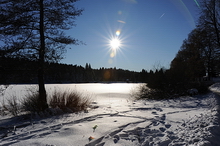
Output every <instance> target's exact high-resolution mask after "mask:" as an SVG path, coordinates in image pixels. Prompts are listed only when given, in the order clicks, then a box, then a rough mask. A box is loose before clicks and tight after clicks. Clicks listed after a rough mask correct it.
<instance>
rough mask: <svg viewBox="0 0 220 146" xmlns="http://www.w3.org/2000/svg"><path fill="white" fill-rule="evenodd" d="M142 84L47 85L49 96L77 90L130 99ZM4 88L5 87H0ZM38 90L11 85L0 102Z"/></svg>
mask: <svg viewBox="0 0 220 146" xmlns="http://www.w3.org/2000/svg"><path fill="white" fill-rule="evenodd" d="M139 85H140V83H106V84H105V83H85V84H46V85H45V87H46V90H47V94H48V95H50V94H51V92H53V91H54V90H58V91H59V90H61V91H68V90H76V91H77V92H80V93H82V94H85V95H88V96H92V97H93V98H99V97H104V96H105V97H106V96H107V97H109V98H111V97H119V96H117V95H120V98H121V97H125V98H128V97H129V95H130V93H131V92H132V90H134V89H135V88H136V87H138V86H139ZM0 87H1V88H3V86H0ZM34 89H35V90H37V89H38V86H37V85H33V84H30V85H25V84H22V85H10V86H9V87H8V88H7V89H6V90H5V91H4V96H2V95H0V102H1V101H2V100H3V99H4V98H7V99H8V98H10V97H12V96H14V95H16V97H17V99H18V100H19V99H21V98H23V97H25V95H26V94H27V92H28V91H30V90H34Z"/></svg>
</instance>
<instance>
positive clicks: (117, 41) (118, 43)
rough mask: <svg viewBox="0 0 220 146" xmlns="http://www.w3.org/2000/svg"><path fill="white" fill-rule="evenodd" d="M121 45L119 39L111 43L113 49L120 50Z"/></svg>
mask: <svg viewBox="0 0 220 146" xmlns="http://www.w3.org/2000/svg"><path fill="white" fill-rule="evenodd" d="M120 45H121V42H120V40H119V39H117V38H114V39H112V40H111V41H110V46H111V47H112V49H118V48H119V47H120Z"/></svg>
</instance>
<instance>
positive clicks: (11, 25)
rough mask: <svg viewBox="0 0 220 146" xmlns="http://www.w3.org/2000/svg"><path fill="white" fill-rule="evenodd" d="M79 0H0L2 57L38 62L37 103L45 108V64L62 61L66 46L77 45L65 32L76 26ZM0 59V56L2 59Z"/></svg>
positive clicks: (79, 13)
mask: <svg viewBox="0 0 220 146" xmlns="http://www.w3.org/2000/svg"><path fill="white" fill-rule="evenodd" d="M76 1H78V0H1V2H0V10H1V11H0V21H1V23H0V41H2V42H3V45H2V46H1V48H0V49H1V52H3V53H1V54H3V56H7V55H10V56H16V57H23V58H28V59H31V60H36V61H38V64H39V66H38V85H39V102H40V103H41V108H42V110H45V109H46V108H47V107H48V105H47V99H46V90H45V85H44V64H45V61H49V62H53V61H59V60H60V59H62V58H63V53H64V52H65V48H66V45H71V44H75V45H77V44H79V43H80V42H79V41H78V40H77V39H74V38H72V37H71V36H67V35H66V34H65V30H68V29H70V28H72V26H75V19H76V17H77V16H80V15H81V14H82V11H83V10H82V9H77V8H76V7H75V5H74V4H75V2H76ZM1 57H2V56H1Z"/></svg>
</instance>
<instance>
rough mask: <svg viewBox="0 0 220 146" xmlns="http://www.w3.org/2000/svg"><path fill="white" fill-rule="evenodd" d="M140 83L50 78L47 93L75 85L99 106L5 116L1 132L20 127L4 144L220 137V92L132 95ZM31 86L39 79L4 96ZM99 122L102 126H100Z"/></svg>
mask: <svg viewBox="0 0 220 146" xmlns="http://www.w3.org/2000/svg"><path fill="white" fill-rule="evenodd" d="M139 85H140V84H132V83H129V84H127V83H111V84H101V83H94V84H47V85H46V90H47V91H48V94H50V93H51V91H53V90H54V89H61V90H70V89H74V90H77V91H79V92H81V93H83V94H88V95H92V96H91V98H92V101H93V103H92V104H93V105H94V106H97V107H98V108H96V109H89V111H88V113H84V112H82V113H78V114H76V113H72V114H65V115H61V116H54V117H49V118H35V119H33V120H32V121H31V122H30V120H21V119H19V118H17V119H16V118H14V119H4V120H0V132H1V127H10V126H11V127H18V128H16V130H14V131H11V132H9V133H8V135H7V136H6V137H4V138H2V139H0V145H15V146H23V145H33V146H84V145H86V146H148V145H149V146H151V145H152V146H168V145H169V146H172V145H199V146H200V145H201V146H202V145H204V146H205V145H218V144H219V143H220V136H219V123H218V102H217V98H219V95H217V94H215V93H213V92H210V93H208V94H206V95H198V96H195V97H189V96H188V97H180V98H177V99H172V100H161V101H152V100H150V101H133V100H131V97H130V94H131V92H132V90H134V89H135V88H136V87H138V86H139ZM31 86H32V87H34V86H35V85H11V86H9V87H8V88H7V90H6V92H5V96H8V95H10V94H15V95H17V96H18V98H22V97H23V96H24V94H25V93H26V92H27V91H28V90H29V89H30V88H32V87H31ZM218 87H220V85H219V84H216V85H215V86H212V88H211V89H214V90H215V91H216V90H217V89H218ZM2 98H3V97H1V99H2ZM5 98H6V97H5ZM24 123H25V124H24ZM22 124H23V126H22ZM19 125H21V126H19ZM94 126H97V127H96V129H95V130H94V129H93V127H94ZM2 129H3V128H2ZM89 138H90V139H89Z"/></svg>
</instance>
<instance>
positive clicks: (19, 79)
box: [0, 57, 142, 84]
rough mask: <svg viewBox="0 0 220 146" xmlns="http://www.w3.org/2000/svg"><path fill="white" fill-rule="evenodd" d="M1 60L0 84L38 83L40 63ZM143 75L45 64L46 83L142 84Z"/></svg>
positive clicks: (107, 69)
mask: <svg viewBox="0 0 220 146" xmlns="http://www.w3.org/2000/svg"><path fill="white" fill-rule="evenodd" d="M0 58H1V62H0V84H10V83H37V82H38V80H37V70H38V62H37V61H32V60H28V59H24V58H18V57H16V58H2V57H0ZM140 75H141V73H140V72H135V71H129V70H124V69H116V68H115V67H114V68H104V67H102V68H99V69H93V68H92V67H91V65H90V64H89V63H86V65H85V67H83V66H78V65H70V64H61V63H54V62H53V63H51V62H46V63H45V77H44V80H45V83H87V82H141V81H142V79H141V76H140Z"/></svg>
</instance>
